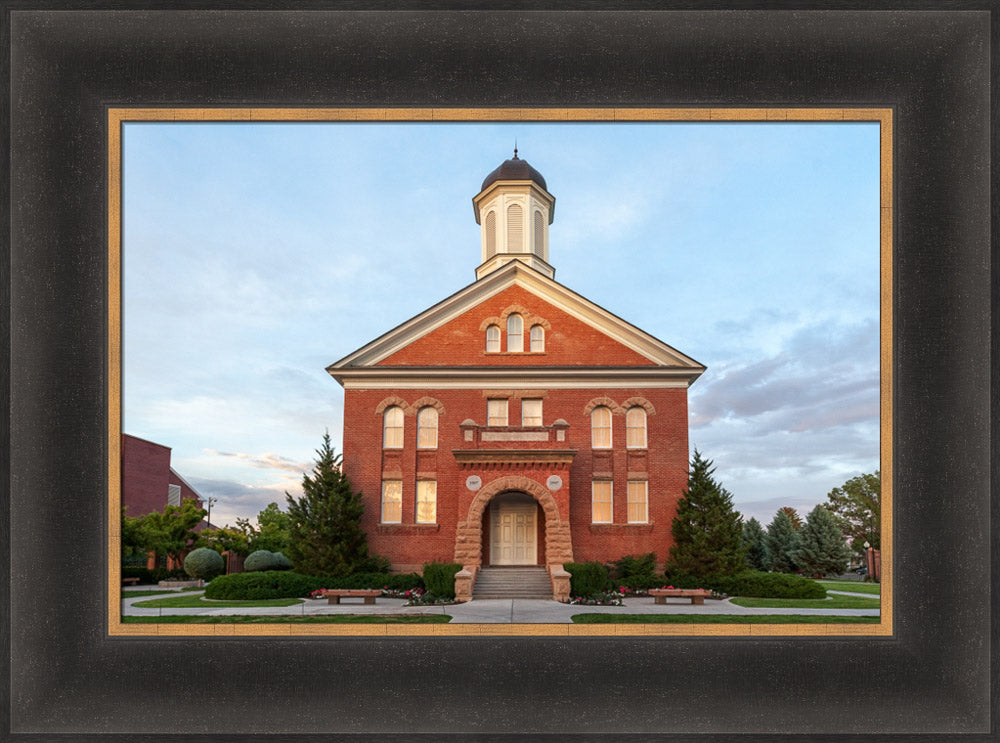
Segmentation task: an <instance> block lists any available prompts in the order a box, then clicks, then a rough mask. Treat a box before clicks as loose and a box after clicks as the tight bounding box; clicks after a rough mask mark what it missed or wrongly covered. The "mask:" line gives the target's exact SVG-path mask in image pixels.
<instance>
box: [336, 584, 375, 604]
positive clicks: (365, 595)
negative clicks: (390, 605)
mask: <svg viewBox="0 0 1000 743" xmlns="http://www.w3.org/2000/svg"><path fill="white" fill-rule="evenodd" d="M381 595H382V589H380V588H324V589H323V597H324V598H326V599H327V602H328V603H331V604H339V603H340V600H341V599H343V598H362V599H364V600H365V601H364V602H365V603H366V604H374V603H375V598H376V597H377V596H381Z"/></svg>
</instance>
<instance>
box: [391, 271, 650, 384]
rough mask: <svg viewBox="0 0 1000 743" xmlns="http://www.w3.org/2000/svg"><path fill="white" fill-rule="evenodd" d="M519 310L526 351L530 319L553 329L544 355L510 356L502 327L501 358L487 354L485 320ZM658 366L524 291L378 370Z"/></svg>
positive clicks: (490, 304) (485, 306) (483, 307)
mask: <svg viewBox="0 0 1000 743" xmlns="http://www.w3.org/2000/svg"><path fill="white" fill-rule="evenodd" d="M513 305H516V306H519V307H521V308H523V311H522V312H521V314H522V315H523V316H524V317H525V323H524V347H525V349H528V348H529V347H530V345H529V341H528V333H529V328H530V325H531V322H532V319H531V318H532V317H537V318H540V319H541V320H544V321H546V322H547V323H548V324H549V326H550V327H549V329H548V330H546V333H545V352H544V353H528V352H525V353H509V354H508V353H506V348H507V328H506V323H505V322H499V323H498V324H499V325H500V331H501V349H503V350H504V352H502V353H489V354H488V353H486V330H485V329H484V328H482V327H481V326H482V324H483V322H484V320H485V319H486V318H490V317H496V318H500V317H501V316H502V315H503V313H504V310H507V309H509V308H510V307H511V306H513ZM445 360H446V361H447V364H448V365H449V366H487V365H488V366H654V364H653V362H652V361H650V360H649V359H647V358H646V357H645V356H642V355H640V354H638V353H636V352H635V351H632V350H631V349H629V348H626V347H625V346H623V345H621V344H620V343H618V342H617V341H615V340H613V339H611V338H610V337H608V336H607V335H605V334H603V333H601V332H599V331H598V330H595V329H594V328H592V327H591V326H590V325H587V324H586V323H583V322H581V321H580V320H578V319H576V318H575V317H573V316H572V315H569V314H567V313H565V312H563V311H562V310H560V309H558V308H556V307H554V306H552V305H550V304H549V303H547V302H545V301H544V300H542V299H539V298H538V297H537V296H536V295H534V294H532V293H531V292H529V291H527V290H526V289H524V288H523V287H520V286H512V287H510V288H508V289H505V290H504V291H502V292H500V293H498V294H496V295H495V296H493V297H490V298H489V299H487V300H486V301H484V302H482V303H481V304H479V305H477V306H476V307H474V308H473V309H471V310H469V311H468V312H466V313H465V314H464V315H462V316H460V317H457V318H455V319H454V320H452V321H451V322H448V323H447V324H445V325H443V326H442V327H440V328H437V329H436V330H433V331H431V332H430V333H428V334H427V335H425V336H424V337H422V338H420V339H418V340H416V341H414V342H413V343H411V344H410V345H408V346H407V347H406V348H403V349H401V350H399V351H397V352H396V353H394V354H392V355H391V356H389V357H387V358H385V359H383V360H382V361H380V362H379V364H378V365H379V366H431V365H434V366H440V365H441V364H442V362H443V361H445Z"/></svg>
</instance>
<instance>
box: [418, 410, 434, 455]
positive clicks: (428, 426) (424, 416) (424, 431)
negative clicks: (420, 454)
mask: <svg viewBox="0 0 1000 743" xmlns="http://www.w3.org/2000/svg"><path fill="white" fill-rule="evenodd" d="M437 445H438V411H437V410H436V409H435V408H432V407H431V406H430V405H428V406H427V407H425V408H420V411H419V412H418V413H417V448H418V449H437Z"/></svg>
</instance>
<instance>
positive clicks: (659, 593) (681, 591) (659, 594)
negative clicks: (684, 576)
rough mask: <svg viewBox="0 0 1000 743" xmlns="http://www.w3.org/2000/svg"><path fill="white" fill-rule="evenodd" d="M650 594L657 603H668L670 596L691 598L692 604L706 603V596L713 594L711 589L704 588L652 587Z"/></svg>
mask: <svg viewBox="0 0 1000 743" xmlns="http://www.w3.org/2000/svg"><path fill="white" fill-rule="evenodd" d="M649 595H650V596H652V597H653V598H654V599H655V602H656V603H657V604H665V603H667V599H668V598H674V599H691V603H692V604H704V603H705V598H706V597H707V596H711V595H712V592H711V591H706V590H705V589H704V588H650V589H649Z"/></svg>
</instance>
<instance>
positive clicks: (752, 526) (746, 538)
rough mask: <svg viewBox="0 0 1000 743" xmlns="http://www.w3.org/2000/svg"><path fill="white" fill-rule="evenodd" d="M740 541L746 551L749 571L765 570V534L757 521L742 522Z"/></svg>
mask: <svg viewBox="0 0 1000 743" xmlns="http://www.w3.org/2000/svg"><path fill="white" fill-rule="evenodd" d="M741 540H742V543H743V547H744V549H746V551H747V557H746V560H747V567H749V568H750V569H751V570H761V571H765V570H767V566H768V556H767V533H766V532H765V531H764V527H763V526H761V525H760V522H759V521H758V520H757V519H750V520H749V521H745V522H743V535H742V537H741Z"/></svg>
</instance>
